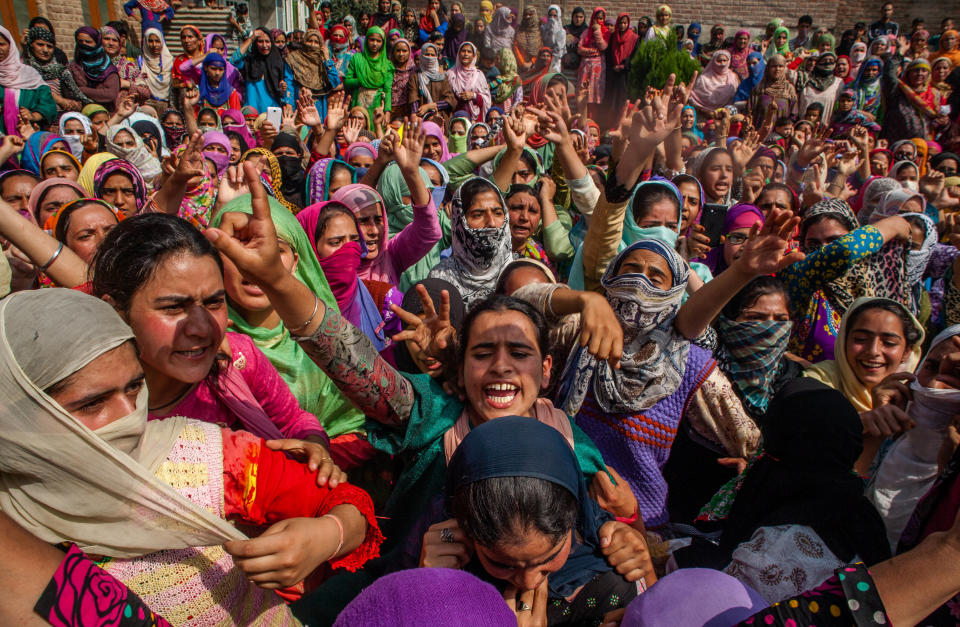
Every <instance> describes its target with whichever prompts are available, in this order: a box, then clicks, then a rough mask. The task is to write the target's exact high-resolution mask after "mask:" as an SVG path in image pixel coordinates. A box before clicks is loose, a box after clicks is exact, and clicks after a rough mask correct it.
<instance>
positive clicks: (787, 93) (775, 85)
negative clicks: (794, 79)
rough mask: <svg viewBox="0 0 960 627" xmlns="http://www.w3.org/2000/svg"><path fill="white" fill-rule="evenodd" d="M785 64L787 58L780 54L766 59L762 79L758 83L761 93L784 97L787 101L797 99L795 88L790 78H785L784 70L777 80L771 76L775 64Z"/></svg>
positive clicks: (772, 96) (775, 97)
mask: <svg viewBox="0 0 960 627" xmlns="http://www.w3.org/2000/svg"><path fill="white" fill-rule="evenodd" d="M786 64H787V60H786V59H784V58H783V57H782V56H781V55H775V56H773V57H771V58H770V59H768V60H767V65H766V68H765V69H764V76H763V81H761V83H760V84H759V85H758V89H759V93H760V94H761V95H765V96H770V97H771V98H774V99H784V100H789V101H796V100H797V90H796V88H794V86H793V84H792V83H791V82H790V79H789V78H787V73H786V72H784V75H783V76H782V77H781V78H780V79H779V80H774V79H772V78H771V74H772V73H773V68H774V67H775V66H778V65H786Z"/></svg>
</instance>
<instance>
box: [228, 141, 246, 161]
mask: <svg viewBox="0 0 960 627" xmlns="http://www.w3.org/2000/svg"><path fill="white" fill-rule="evenodd" d="M242 156H243V147H242V146H240V140H239V139H237V138H236V137H231V138H230V165H237V164H238V163H240V157H242Z"/></svg>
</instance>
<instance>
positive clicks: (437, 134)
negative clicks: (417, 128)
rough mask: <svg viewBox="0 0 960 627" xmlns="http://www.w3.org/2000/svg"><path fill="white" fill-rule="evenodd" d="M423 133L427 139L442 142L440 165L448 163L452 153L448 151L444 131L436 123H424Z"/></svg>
mask: <svg viewBox="0 0 960 627" xmlns="http://www.w3.org/2000/svg"><path fill="white" fill-rule="evenodd" d="M423 132H424V133H425V134H426V136H427V137H434V138H436V140H437V141H439V142H440V150H441V153H440V163H444V162H445V161H447V160H448V159H449V158H450V151H449V150H447V138H446V136H445V135H444V134H443V129H442V128H440V126H439V125H437V124H436V123H435V122H430V121H427V122H424V123H423Z"/></svg>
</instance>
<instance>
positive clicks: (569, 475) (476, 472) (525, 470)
mask: <svg viewBox="0 0 960 627" xmlns="http://www.w3.org/2000/svg"><path fill="white" fill-rule="evenodd" d="M495 477H534V478H537V479H543V480H545V481H549V482H550V483H555V484H557V485H559V486H561V487H563V488H566V489H567V490H569V491H570V493H571V494H573V496H574V497H576V499H577V503H578V505H579V508H580V511H579V513H578V515H577V529H576V530H577V532H578V533H577V534H575V535H574V539H573V544H572V546H571V548H570V556H569V557H568V558H567V561H566V563H564V565H563V566H562V567H561V568H560V570H558V571H556V572H553V573H550V577H549V582H550V583H549V585H550V596H551V597H554V598H556V597H558V596H563V597H566V596H569V595H570V594H572V593H573V592H574V591H575V590H576V589H577V588H579V587H580V586H582V585H584V584H585V583H587V582H588V581H590V580H591V579H593V578H594V577H595V576H596V575H598V574H601V573H605V572H608V571H610V570H611V568H610V566H609V565H608V564H607V562H606V560H605V559H604V557H603V554H602V553H601V552H600V539H599V537H598V534H599V531H600V526H601V525H603V523H605V522H607V521H608V520H612V517H611V516H610V515H609V514H607V513H606V512H604V511H602V510H601V509H600V507H599V506H598V505H597V503H596V502H595V501H594V500H593V499H592V498H590V495H589V494H588V493H587V486H586V484H585V483H584V480H583V472H582V471H581V470H580V464H579V463H578V462H577V456H576V455H575V454H574V453H573V450H572V449H571V448H570V445H569V444H567V441H566V439H564V437H563V435H561V434H560V432H559V431H557V430H556V429H554V428H553V427H551V426H549V425H546V424H544V423H542V422H539V421H537V420H534V419H533V418H522V417H520V416H505V417H503V418H497V419H496V420H490V421H487V422H485V423H483V424H482V425H480V426H478V427H476V428H474V429H472V430H471V431H470V433H468V434H467V436H466V437H465V438H464V439H463V442H461V443H460V446H458V447H457V450H456V452H455V453H454V454H453V457H451V458H450V464H449V465H448V466H447V499H448V507H449V503H450V501H451V500H452V498H453V495H454V494H455V493H456V491H457V489H458V488H460V487H462V486H465V485H467V484H470V483H475V482H477V481H482V480H484V479H493V478H495Z"/></svg>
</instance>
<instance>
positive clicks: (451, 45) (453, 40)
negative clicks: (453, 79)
mask: <svg viewBox="0 0 960 627" xmlns="http://www.w3.org/2000/svg"><path fill="white" fill-rule="evenodd" d="M469 34H470V33H468V32H467V19H466V18H465V17H464V15H463V13H457V14H455V15H453V16H451V17H450V24H449V27H448V28H447V32H446V33H444V35H443V56H444V57H446V58H448V59H452V58H453V57H454V56H455V55H456V54H457V51H458V50H460V46H461V45H462V44H463V42H465V41H466V40H467V36H468V35H469ZM410 58H413V50H411V51H410Z"/></svg>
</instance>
